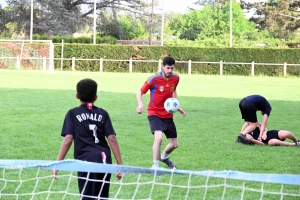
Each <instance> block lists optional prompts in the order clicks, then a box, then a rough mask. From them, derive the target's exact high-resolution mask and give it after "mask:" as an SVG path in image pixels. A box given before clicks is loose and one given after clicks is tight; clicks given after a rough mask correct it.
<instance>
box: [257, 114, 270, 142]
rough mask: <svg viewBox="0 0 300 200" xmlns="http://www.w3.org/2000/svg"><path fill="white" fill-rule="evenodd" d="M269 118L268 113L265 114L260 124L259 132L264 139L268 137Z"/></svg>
mask: <svg viewBox="0 0 300 200" xmlns="http://www.w3.org/2000/svg"><path fill="white" fill-rule="evenodd" d="M268 118H269V116H268V115H267V114H264V117H263V120H262V122H261V124H260V133H259V137H260V138H262V139H264V140H265V139H267V129H266V126H267V122H268Z"/></svg>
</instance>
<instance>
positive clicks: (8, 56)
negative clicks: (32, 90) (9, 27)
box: [0, 39, 54, 72]
mask: <svg viewBox="0 0 300 200" xmlns="http://www.w3.org/2000/svg"><path fill="white" fill-rule="evenodd" d="M0 69H17V70H49V71H50V72H53V71H54V45H53V42H52V40H4V39H1V40H0Z"/></svg>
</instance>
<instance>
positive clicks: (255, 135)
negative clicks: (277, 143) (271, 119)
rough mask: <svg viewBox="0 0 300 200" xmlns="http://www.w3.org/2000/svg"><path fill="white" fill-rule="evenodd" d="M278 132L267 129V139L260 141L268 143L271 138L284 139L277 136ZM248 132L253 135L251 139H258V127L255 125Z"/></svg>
mask: <svg viewBox="0 0 300 200" xmlns="http://www.w3.org/2000/svg"><path fill="white" fill-rule="evenodd" d="M278 132H279V130H269V131H267V139H266V140H262V142H263V143H264V144H268V143H269V141H270V140H271V139H277V140H281V141H284V140H285V139H280V138H279V136H278ZM250 134H251V136H252V137H253V139H255V140H258V137H259V134H260V130H259V128H258V127H256V128H255V129H254V131H252V132H251V133H250Z"/></svg>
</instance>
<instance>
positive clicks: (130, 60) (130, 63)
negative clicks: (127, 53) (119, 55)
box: [129, 58, 132, 73]
mask: <svg viewBox="0 0 300 200" xmlns="http://www.w3.org/2000/svg"><path fill="white" fill-rule="evenodd" d="M129 72H130V73H132V58H130V59H129Z"/></svg>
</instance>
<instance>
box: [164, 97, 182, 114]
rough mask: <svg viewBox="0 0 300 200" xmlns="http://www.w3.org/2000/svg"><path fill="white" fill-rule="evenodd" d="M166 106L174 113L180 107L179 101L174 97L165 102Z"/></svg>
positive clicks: (169, 111) (167, 109)
mask: <svg viewBox="0 0 300 200" xmlns="http://www.w3.org/2000/svg"><path fill="white" fill-rule="evenodd" d="M164 107H165V109H166V111H167V112H168V113H174V112H176V111H177V110H178V109H179V108H180V105H179V101H178V100H177V99H175V98H173V97H172V98H168V99H167V100H166V101H165V103H164Z"/></svg>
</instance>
